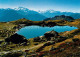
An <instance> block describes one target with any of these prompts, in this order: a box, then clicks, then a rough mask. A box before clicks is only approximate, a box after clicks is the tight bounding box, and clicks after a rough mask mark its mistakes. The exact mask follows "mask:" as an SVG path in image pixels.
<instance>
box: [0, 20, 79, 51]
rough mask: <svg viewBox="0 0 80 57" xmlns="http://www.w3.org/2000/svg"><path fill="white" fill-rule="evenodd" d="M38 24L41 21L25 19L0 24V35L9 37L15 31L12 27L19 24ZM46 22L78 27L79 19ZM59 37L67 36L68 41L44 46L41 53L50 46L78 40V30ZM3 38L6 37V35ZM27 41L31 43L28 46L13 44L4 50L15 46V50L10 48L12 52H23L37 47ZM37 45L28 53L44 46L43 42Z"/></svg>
mask: <svg viewBox="0 0 80 57" xmlns="http://www.w3.org/2000/svg"><path fill="white" fill-rule="evenodd" d="M40 22H42V21H30V20H26V19H20V20H17V21H11V22H7V23H3V22H1V23H0V30H1V31H0V32H1V34H7V33H9V35H10V34H11V33H12V32H15V31H16V29H14V27H16V26H18V25H19V24H26V25H27V24H28V23H32V24H33V25H35V24H39V23H40ZM48 22H55V23H56V24H57V25H70V26H78V27H79V25H80V19H78V20H74V21H73V22H68V21H64V22H62V20H54V21H53V20H49V21H45V23H48ZM6 30H7V33H5V32H6ZM75 33H76V35H75ZM12 34H13V33H12ZM12 34H11V35H12ZM60 35H64V36H69V39H67V40H65V41H62V42H59V43H56V44H54V45H50V46H46V47H45V48H43V50H42V51H49V50H50V48H51V47H52V46H53V47H58V46H59V45H60V44H62V43H65V42H72V39H73V38H79V39H80V29H76V30H72V31H67V32H63V33H60ZM70 36H71V37H70ZM5 37H7V35H6V36H5ZM5 37H3V36H2V35H0V40H2V39H4V38H5ZM29 41H30V43H31V44H30V45H29V46H19V47H17V46H16V45H15V44H13V45H8V46H7V47H6V48H10V47H12V46H15V48H12V50H21V49H22V50H23V51H24V50H26V49H29V48H32V47H35V46H37V45H34V44H35V42H33V39H29ZM38 43H39V44H38V46H37V47H35V48H32V49H31V50H30V51H32V50H34V51H35V50H37V49H38V48H40V47H41V46H42V45H41V44H44V43H45V42H43V43H40V42H38ZM6 48H5V49H6Z"/></svg>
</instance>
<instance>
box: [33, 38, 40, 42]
mask: <svg viewBox="0 0 80 57" xmlns="http://www.w3.org/2000/svg"><path fill="white" fill-rule="evenodd" d="M33 41H34V42H41V39H40V37H36V38H34V39H33Z"/></svg>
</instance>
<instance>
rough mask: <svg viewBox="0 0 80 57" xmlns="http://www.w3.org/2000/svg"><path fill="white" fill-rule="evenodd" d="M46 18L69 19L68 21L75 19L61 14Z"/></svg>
mask: <svg viewBox="0 0 80 57" xmlns="http://www.w3.org/2000/svg"><path fill="white" fill-rule="evenodd" d="M45 20H67V21H72V20H74V18H72V17H70V16H65V15H60V16H55V17H52V18H47V19H45Z"/></svg>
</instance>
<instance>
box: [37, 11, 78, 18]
mask: <svg viewBox="0 0 80 57" xmlns="http://www.w3.org/2000/svg"><path fill="white" fill-rule="evenodd" d="M38 12H39V13H40V14H42V15H44V16H46V17H48V18H50V17H55V16H59V15H65V16H71V17H73V18H74V19H79V18H80V13H73V12H61V11H55V10H46V11H38Z"/></svg>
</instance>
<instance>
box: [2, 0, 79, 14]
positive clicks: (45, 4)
mask: <svg viewBox="0 0 80 57" xmlns="http://www.w3.org/2000/svg"><path fill="white" fill-rule="evenodd" d="M17 7H25V8H28V9H31V10H35V11H39V10H41V11H45V10H49V9H53V10H55V11H62V12H65V11H66V12H78V13H80V0H0V8H17Z"/></svg>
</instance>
